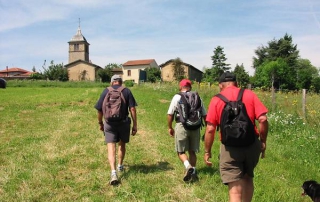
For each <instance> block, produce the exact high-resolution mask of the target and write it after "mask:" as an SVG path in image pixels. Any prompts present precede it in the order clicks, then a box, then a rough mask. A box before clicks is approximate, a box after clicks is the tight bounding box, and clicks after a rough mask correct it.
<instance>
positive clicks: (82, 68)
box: [65, 26, 101, 81]
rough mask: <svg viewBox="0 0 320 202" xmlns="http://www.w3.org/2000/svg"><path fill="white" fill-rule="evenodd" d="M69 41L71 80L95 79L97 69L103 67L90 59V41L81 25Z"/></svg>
mask: <svg viewBox="0 0 320 202" xmlns="http://www.w3.org/2000/svg"><path fill="white" fill-rule="evenodd" d="M68 43H69V63H68V64H67V65H65V68H67V69H68V73H69V80H70V81H95V80H96V75H97V71H98V70H99V69H101V67H99V66H98V65H95V64H93V63H91V61H90V60H89V45H90V44H89V43H88V42H87V40H86V38H85V37H84V36H83V35H82V33H81V29H80V26H79V28H78V31H77V33H76V35H74V36H73V37H72V39H71V40H70V41H69V42H68Z"/></svg>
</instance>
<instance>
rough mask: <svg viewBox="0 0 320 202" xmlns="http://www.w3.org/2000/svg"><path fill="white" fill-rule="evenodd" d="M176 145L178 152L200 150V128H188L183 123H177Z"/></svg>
mask: <svg viewBox="0 0 320 202" xmlns="http://www.w3.org/2000/svg"><path fill="white" fill-rule="evenodd" d="M174 130H175V146H176V151H177V152H186V151H189V150H191V151H194V152H199V148H200V129H197V130H186V129H185V128H184V127H183V125H182V123H176V126H175V128H174Z"/></svg>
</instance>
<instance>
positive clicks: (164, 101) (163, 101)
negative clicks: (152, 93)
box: [159, 99, 170, 103]
mask: <svg viewBox="0 0 320 202" xmlns="http://www.w3.org/2000/svg"><path fill="white" fill-rule="evenodd" d="M159 101H160V102H161V103H169V102H170V100H163V99H162V100H159Z"/></svg>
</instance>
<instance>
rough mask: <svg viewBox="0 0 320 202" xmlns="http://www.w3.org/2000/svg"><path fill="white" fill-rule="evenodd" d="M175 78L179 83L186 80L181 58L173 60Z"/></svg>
mask: <svg viewBox="0 0 320 202" xmlns="http://www.w3.org/2000/svg"><path fill="white" fill-rule="evenodd" d="M173 77H174V78H175V79H176V80H178V81H180V80H182V79H183V78H185V71H184V67H183V61H182V60H181V59H180V58H179V57H177V58H176V59H174V60H173Z"/></svg>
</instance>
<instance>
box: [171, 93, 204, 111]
mask: <svg viewBox="0 0 320 202" xmlns="http://www.w3.org/2000/svg"><path fill="white" fill-rule="evenodd" d="M180 99H181V95H179V94H175V95H174V96H173V98H172V100H171V103H170V106H169V109H168V112H167V114H169V115H174V113H175V112H178V107H179V101H180ZM200 99H201V98H200ZM201 108H202V109H201V114H202V116H206V115H207V111H206V109H205V108H204V106H203V102H202V99H201Z"/></svg>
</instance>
